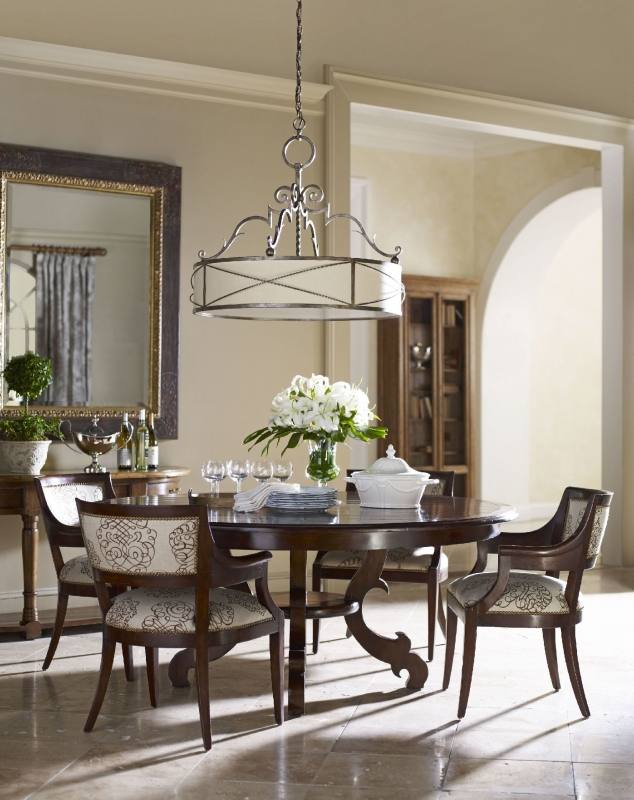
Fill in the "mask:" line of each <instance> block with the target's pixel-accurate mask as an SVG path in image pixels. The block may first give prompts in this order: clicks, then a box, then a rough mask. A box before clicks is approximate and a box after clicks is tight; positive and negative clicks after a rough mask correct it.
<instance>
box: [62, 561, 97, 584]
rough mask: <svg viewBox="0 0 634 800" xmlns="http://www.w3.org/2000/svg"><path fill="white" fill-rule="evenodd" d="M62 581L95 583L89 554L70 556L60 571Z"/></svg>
mask: <svg viewBox="0 0 634 800" xmlns="http://www.w3.org/2000/svg"><path fill="white" fill-rule="evenodd" d="M59 579H60V581H62V583H94V581H93V577H92V569H91V567H90V561H89V560H88V556H75V558H70V559H69V560H68V561H67V562H66V563H65V564H64V566H63V567H62V568H61V570H60V573H59Z"/></svg>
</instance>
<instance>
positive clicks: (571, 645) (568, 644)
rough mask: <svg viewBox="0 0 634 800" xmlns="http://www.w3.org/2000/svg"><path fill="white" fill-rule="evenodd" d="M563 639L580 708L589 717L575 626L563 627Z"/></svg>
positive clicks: (565, 654)
mask: <svg viewBox="0 0 634 800" xmlns="http://www.w3.org/2000/svg"><path fill="white" fill-rule="evenodd" d="M561 640H562V642H563V645H564V656H565V657H566V666H567V667H568V675H569V676H570V683H571V684H572V691H573V692H574V693H575V697H576V699H577V704H578V705H579V710H580V711H581V713H582V714H583V716H584V717H589V716H590V707H589V706H588V701H587V700H586V693H585V692H584V690H583V683H582V682H581V671H580V670H579V659H578V657H577V637H576V634H575V628H574V626H571V627H570V628H562V629H561Z"/></svg>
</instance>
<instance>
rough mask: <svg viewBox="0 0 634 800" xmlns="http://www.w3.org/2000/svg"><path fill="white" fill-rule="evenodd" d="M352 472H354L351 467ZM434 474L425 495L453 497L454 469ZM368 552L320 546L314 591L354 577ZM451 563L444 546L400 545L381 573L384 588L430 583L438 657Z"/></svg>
mask: <svg viewBox="0 0 634 800" xmlns="http://www.w3.org/2000/svg"><path fill="white" fill-rule="evenodd" d="M349 472H351V471H350V470H349ZM429 475H430V477H431V478H436V479H437V480H438V483H437V484H430V485H429V486H427V488H426V489H425V495H423V496H427V497H429V496H430V495H435V496H438V495H443V496H445V497H451V496H452V495H453V487H454V479H455V473H454V472H430V473H429ZM347 491H348V492H349V493H350V494H356V489H355V487H354V486H353V485H352V484H350V483H349V484H347ZM363 556H364V553H363V552H361V551H360V550H355V551H352V552H344V551H339V550H330V551H328V550H320V551H319V552H318V553H317V556H316V557H315V561H314V562H313V583H312V587H313V591H315V592H319V591H321V582H322V580H323V579H325V578H335V579H338V580H350V579H351V578H352V577H353V576H354V574H355V572H356V571H357V570H358V569H359V566H360V565H361V561H362V559H363ZM448 575H449V565H448V561H447V556H446V555H445V554H444V553H443V552H442V548H440V547H420V548H418V549H417V550H407V549H406V548H404V547H399V548H396V549H394V550H388V551H387V556H386V558H385V566H384V568H383V572H382V573H381V577H382V579H383V581H386V582H387V583H385V584H382V588H384V589H385V590H387V591H389V589H388V586H387V584H389V583H390V582H394V583H397V582H401V583H426V584H427V658H428V660H429V661H432V659H433V658H434V642H435V634H436V614H438V622H439V624H440V628H441V630H442V632H443V634H446V630H447V626H446V621H445V611H444V607H443V602H442V594H441V593H440V584H441V583H443V582H444V581H446V580H447V577H448ZM318 649H319V619H314V620H313V653H316V652H317V650H318Z"/></svg>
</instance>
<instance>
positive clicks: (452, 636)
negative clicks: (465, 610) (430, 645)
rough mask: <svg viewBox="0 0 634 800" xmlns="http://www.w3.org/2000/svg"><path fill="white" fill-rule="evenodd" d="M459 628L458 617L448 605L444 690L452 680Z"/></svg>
mask: <svg viewBox="0 0 634 800" xmlns="http://www.w3.org/2000/svg"><path fill="white" fill-rule="evenodd" d="M457 628H458V617H457V616H456V615H455V614H454V612H453V611H452V610H451V609H450V608H449V607H447V633H446V636H447V647H446V648H445V673H444V675H443V679H442V688H443V691H445V689H448V688H449V681H450V680H451V668H452V667H453V654H454V651H455V649H456V629H457Z"/></svg>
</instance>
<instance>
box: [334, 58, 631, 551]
mask: <svg viewBox="0 0 634 800" xmlns="http://www.w3.org/2000/svg"><path fill="white" fill-rule="evenodd" d="M325 83H327V84H329V85H330V86H332V90H331V91H330V92H329V93H328V94H327V96H326V181H325V182H326V187H327V193H328V197H329V199H330V202H331V203H332V205H333V207H334V208H336V209H338V210H345V209H347V208H349V205H350V176H351V163H350V162H351V155H350V117H351V105H352V104H353V103H360V104H364V105H370V106H379V107H384V108H391V109H395V110H403V111H412V112H416V113H419V114H426V115H428V116H430V117H431V118H435V119H436V121H438V118H441V119H442V120H444V121H447V122H449V123H451V124H452V125H458V126H460V125H462V126H465V127H468V128H470V129H474V128H477V129H479V130H481V131H483V132H488V133H493V134H499V135H504V136H521V137H522V138H530V139H533V140H539V141H544V142H548V143H551V144H564V145H572V146H577V147H586V148H590V149H594V150H597V151H599V152H601V164H602V186H603V220H604V222H603V226H604V228H603V403H602V408H603V411H602V454H603V455H602V474H603V483H604V486H605V487H607V488H610V489H612V490H614V492H615V498H614V502H613V505H612V511H611V515H610V527H609V533H608V536H607V537H606V544H605V546H604V561H605V563H609V564H621V563H625V564H634V493H629V496H624V495H623V486H624V485H625V486H629V485H632V484H634V447H632V446H630V443H634V369H632V364H631V361H632V358H631V357H629V358H628V359H627V361H626V362H624V359H623V352H624V348H625V352H626V353H627V354H628V356H631V354H634V314H630V315H627V316H625V317H624V314H623V298H624V297H634V268H633V260H634V258H633V257H634V125H633V123H632V121H631V120H626V119H622V118H618V117H611V116H608V115H604V114H596V113H591V112H585V111H578V110H576V109H571V108H565V107H559V106H552V105H547V104H544V103H536V102H530V101H522V100H518V99H515V98H508V97H500V96H496V95H489V94H483V93H477V92H467V91H460V90H455V89H448V88H445V87H437V86H427V85H421V84H414V83H403V82H396V81H393V80H389V79H386V78H382V77H378V76H372V75H365V74H361V73H355V72H351V71H348V70H343V69H339V68H337V67H327V68H326V76H325ZM404 191H406V187H404ZM389 233H390V232H389V231H377V235H378V236H380V237H381V239H382V240H385V239H386V237H388V238H389ZM326 234H327V245H328V248H329V252H346V250H347V249H348V248H349V238H350V237H349V231H348V230H347V229H346V227H345V226H339V227H335V226H333V225H330V226H328V228H327V229H326ZM624 265H625V269H624ZM349 352H350V349H349V328H348V324H345V323H327V324H326V325H325V339H324V360H325V369H326V374H329V375H332V376H333V377H334V376H337V377H344V376H345V375H346V374H347V372H348V371H349ZM476 413H477V410H476ZM580 435H583V432H582V431H581V432H580ZM546 457H547V454H545V458H546ZM630 532H631V533H630Z"/></svg>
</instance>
